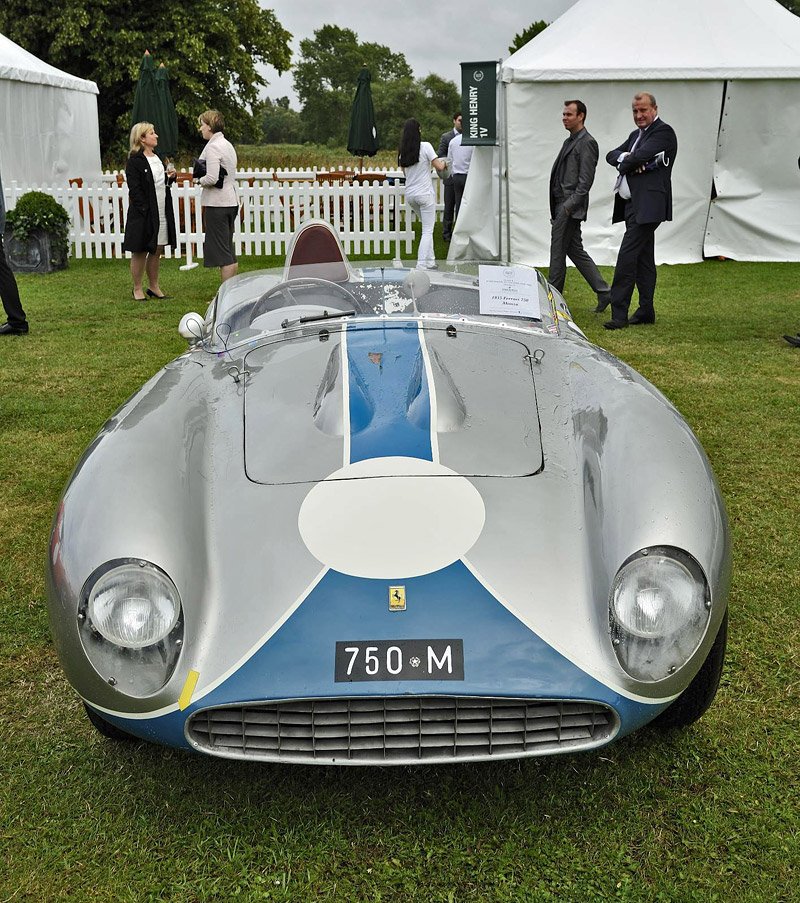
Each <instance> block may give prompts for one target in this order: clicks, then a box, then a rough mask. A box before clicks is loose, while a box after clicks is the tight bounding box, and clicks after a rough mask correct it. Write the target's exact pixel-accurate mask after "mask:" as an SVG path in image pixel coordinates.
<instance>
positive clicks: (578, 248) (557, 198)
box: [548, 100, 611, 313]
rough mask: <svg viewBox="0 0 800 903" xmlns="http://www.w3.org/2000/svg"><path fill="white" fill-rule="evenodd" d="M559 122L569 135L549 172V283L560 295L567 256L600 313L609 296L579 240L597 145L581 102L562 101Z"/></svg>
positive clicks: (565, 273) (598, 273)
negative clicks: (590, 292) (550, 225)
mask: <svg viewBox="0 0 800 903" xmlns="http://www.w3.org/2000/svg"><path fill="white" fill-rule="evenodd" d="M561 121H562V122H563V123H564V128H565V129H566V130H567V131H568V132H569V137H568V138H567V139H566V141H565V142H564V144H563V146H562V148H561V152H560V153H559V155H558V157H556V161H555V163H554V164H553V169H552V172H551V173H550V216H551V220H550V222H551V224H552V231H551V235H550V270H549V275H548V280H549V281H550V283H551V284H552V285H553V286H554V287H555V288H557V289H558V290H559V291H560V292H563V291H564V281H565V280H566V278H567V257H569V259H570V260H571V261H572V262H573V263H574V264H575V266H576V267H577V268H578V272H579V273H580V274H581V276H583V278H584V279H585V280H586V281H587V282H588V283H589V285H590V286H591V288H592V290H593V291H594V292H595V293H596V294H597V307H596V308H595V310H596V311H597V312H598V313H599V312H600V311H602V310H604V309H605V308H606V307H607V306H608V304H609V302H610V300H611V294H610V289H609V285H608V283H607V282H606V281H605V279H603V277H602V276H601V275H600V271H599V270H598V269H597V266H596V265H595V262H594V261H593V260H592V258H591V257H590V256H589V255H588V254H587V253H586V251H585V250H584V247H583V239H582V238H581V223H582V222H583V221H584V220H585V219H586V212H587V210H588V209H589V189H590V188H591V187H592V182H594V173H595V170H596V169H597V158H598V149H597V142H596V141H595V140H594V138H592V136H591V135H590V134H589V132H587V131H586V128H585V126H584V122H585V121H586V105H585V104H584V103H583V102H582V101H580V100H565V101H564V110H563V112H562V113H561Z"/></svg>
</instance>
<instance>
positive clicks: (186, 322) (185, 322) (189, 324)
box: [178, 311, 205, 345]
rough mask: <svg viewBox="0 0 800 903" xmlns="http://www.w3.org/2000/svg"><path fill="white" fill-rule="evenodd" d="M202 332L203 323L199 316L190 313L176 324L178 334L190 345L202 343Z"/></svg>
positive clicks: (203, 329) (203, 328)
mask: <svg viewBox="0 0 800 903" xmlns="http://www.w3.org/2000/svg"><path fill="white" fill-rule="evenodd" d="M204 331H205V322H204V321H203V318H202V317H201V316H200V314H197V313H195V312H194V311H192V312H191V313H188V314H184V315H183V316H182V317H181V322H180V323H179V324H178V333H179V334H180V335H181V336H183V338H184V339H187V340H188V342H189V344H190V345H196V344H197V343H198V342H202V340H203V333H204Z"/></svg>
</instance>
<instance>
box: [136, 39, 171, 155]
mask: <svg viewBox="0 0 800 903" xmlns="http://www.w3.org/2000/svg"><path fill="white" fill-rule="evenodd" d="M137 122H152V123H153V125H154V126H155V130H156V133H157V135H158V155H159V157H174V156H175V154H176V153H177V152H178V117H177V115H176V113H175V104H174V103H173V102H172V97H171V96H170V93H169V73H168V72H167V70H166V68H164V65H163V63H162V65H161V66H159V68H158V69H156V66H155V63H154V62H153V57H152V56H151V55H150V51H149V50H145V52H144V56H143V57H142V64H141V66H140V67H139V81H138V82H137V83H136V94H135V95H134V97H133V110H132V112H131V125H134V124H135V123H137Z"/></svg>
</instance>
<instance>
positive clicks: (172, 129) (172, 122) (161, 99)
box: [153, 63, 178, 157]
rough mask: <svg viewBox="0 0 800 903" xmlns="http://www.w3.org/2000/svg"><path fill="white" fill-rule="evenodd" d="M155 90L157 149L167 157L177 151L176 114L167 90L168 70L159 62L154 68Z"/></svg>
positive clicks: (170, 95) (154, 122)
mask: <svg viewBox="0 0 800 903" xmlns="http://www.w3.org/2000/svg"><path fill="white" fill-rule="evenodd" d="M156 91H157V94H158V116H159V119H157V120H155V119H154V120H153V124H154V125H155V127H156V132H158V149H159V151H160V152H161V153H162V154H164V155H166V156H167V157H174V156H175V154H177V153H178V114H177V113H176V112H175V104H174V102H173V100H172V94H170V90H169V70H168V69H167V67H166V66H165V65H164V64H163V63H161V65H160V66H159V67H158V69H156Z"/></svg>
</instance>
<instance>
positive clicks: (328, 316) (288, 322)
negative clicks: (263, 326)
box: [281, 310, 356, 329]
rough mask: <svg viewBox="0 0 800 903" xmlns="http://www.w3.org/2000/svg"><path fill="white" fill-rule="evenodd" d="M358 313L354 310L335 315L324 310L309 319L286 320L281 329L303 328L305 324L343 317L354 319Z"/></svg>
mask: <svg viewBox="0 0 800 903" xmlns="http://www.w3.org/2000/svg"><path fill="white" fill-rule="evenodd" d="M355 315H356V312H355V311H354V310H337V311H334V312H333V313H328V311H327V310H324V311H323V312H322V313H321V314H312V315H311V316H309V317H298V318H297V319H296V320H290V319H288V318H287V319H285V320H284V321H283V322H282V323H281V327H282V328H283V329H288V328H289V327H290V326H301V325H302V324H303V323H317V322H319V321H320V320H338V319H340V318H341V317H354V316H355Z"/></svg>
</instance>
